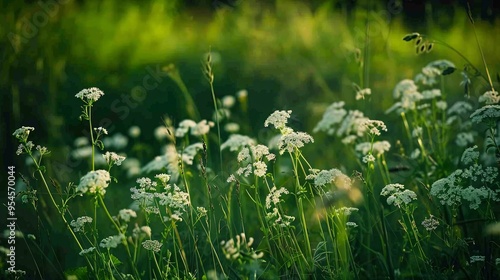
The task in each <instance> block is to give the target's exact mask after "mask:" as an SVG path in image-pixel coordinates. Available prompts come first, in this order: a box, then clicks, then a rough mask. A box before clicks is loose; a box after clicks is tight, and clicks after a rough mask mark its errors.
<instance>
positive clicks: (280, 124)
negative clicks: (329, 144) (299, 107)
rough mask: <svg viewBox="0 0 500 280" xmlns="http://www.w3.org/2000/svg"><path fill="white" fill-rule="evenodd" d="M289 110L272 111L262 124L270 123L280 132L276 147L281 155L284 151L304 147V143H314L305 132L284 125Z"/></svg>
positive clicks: (286, 121)
mask: <svg viewBox="0 0 500 280" xmlns="http://www.w3.org/2000/svg"><path fill="white" fill-rule="evenodd" d="M291 113H292V111H291V110H288V111H278V110H277V111H274V113H272V114H271V115H270V116H269V117H268V118H267V119H266V121H265V122H264V126H265V127H268V126H269V125H270V124H272V125H273V126H274V127H275V128H276V129H278V130H279V131H280V133H281V136H280V138H279V140H278V149H279V152H280V154H281V155H282V154H283V153H285V152H289V153H292V152H295V151H296V150H298V149H299V148H302V147H304V144H306V143H314V139H313V138H312V136H311V135H309V134H307V133H306V132H295V131H293V129H292V128H290V127H288V126H286V124H287V123H288V119H289V118H290V114H291Z"/></svg>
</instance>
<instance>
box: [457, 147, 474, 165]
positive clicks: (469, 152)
mask: <svg viewBox="0 0 500 280" xmlns="http://www.w3.org/2000/svg"><path fill="white" fill-rule="evenodd" d="M476 149H477V146H474V147H470V148H467V149H465V151H464V152H463V154H462V158H461V159H460V161H461V162H462V163H463V164H471V163H474V162H476V161H477V160H478V159H479V152H478V151H476Z"/></svg>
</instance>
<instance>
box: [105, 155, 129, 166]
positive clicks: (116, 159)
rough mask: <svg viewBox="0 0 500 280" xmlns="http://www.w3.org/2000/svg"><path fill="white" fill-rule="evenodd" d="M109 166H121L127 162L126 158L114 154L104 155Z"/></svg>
mask: <svg viewBox="0 0 500 280" xmlns="http://www.w3.org/2000/svg"><path fill="white" fill-rule="evenodd" d="M102 156H103V157H104V159H105V160H106V162H107V163H108V165H110V166H111V165H118V166H119V165H121V164H122V162H123V161H124V160H125V157H124V156H120V155H118V154H117V153H114V152H106V153H105V154H104V155H102Z"/></svg>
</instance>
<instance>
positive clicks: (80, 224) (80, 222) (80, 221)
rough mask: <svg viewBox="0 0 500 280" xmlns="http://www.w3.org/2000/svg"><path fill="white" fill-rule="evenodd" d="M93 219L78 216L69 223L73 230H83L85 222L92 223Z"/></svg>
mask: <svg viewBox="0 0 500 280" xmlns="http://www.w3.org/2000/svg"><path fill="white" fill-rule="evenodd" d="M92 221H93V219H92V218H91V217H88V216H82V217H78V218H77V219H76V220H73V221H71V223H70V225H71V226H72V227H73V231H74V232H80V231H83V228H84V226H85V224H90V223H92Z"/></svg>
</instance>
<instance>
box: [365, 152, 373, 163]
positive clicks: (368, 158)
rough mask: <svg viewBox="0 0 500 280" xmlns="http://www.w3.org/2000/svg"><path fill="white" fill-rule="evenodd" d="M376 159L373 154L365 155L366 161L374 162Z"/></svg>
mask: <svg viewBox="0 0 500 280" xmlns="http://www.w3.org/2000/svg"><path fill="white" fill-rule="evenodd" d="M374 161H375V157H374V156H373V155H372V154H368V155H366V156H364V157H363V162H364V163H369V162H374Z"/></svg>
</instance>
